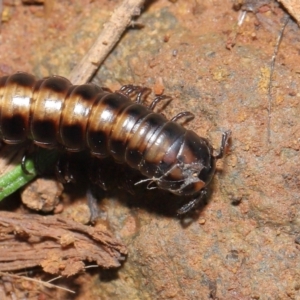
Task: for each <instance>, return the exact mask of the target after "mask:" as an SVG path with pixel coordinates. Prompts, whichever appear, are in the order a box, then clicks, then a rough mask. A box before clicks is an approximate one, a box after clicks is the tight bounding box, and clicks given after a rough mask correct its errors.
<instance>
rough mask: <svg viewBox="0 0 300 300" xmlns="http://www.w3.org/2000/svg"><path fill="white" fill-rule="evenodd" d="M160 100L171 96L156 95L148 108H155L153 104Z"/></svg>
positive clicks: (169, 98)
mask: <svg viewBox="0 0 300 300" xmlns="http://www.w3.org/2000/svg"><path fill="white" fill-rule="evenodd" d="M162 100H172V97H170V96H166V95H159V96H156V97H155V98H154V100H153V101H152V103H151V104H150V105H149V107H148V108H149V109H151V110H153V109H154V108H155V106H156V105H157V104H158V103H159V102H161V101H162Z"/></svg>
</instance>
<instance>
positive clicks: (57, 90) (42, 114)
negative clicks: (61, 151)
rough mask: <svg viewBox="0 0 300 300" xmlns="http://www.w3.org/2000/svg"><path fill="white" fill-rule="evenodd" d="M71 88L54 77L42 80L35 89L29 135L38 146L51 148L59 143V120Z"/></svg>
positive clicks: (66, 81)
mask: <svg viewBox="0 0 300 300" xmlns="http://www.w3.org/2000/svg"><path fill="white" fill-rule="evenodd" d="M71 87H72V85H71V83H70V81H69V80H67V79H66V78H63V77H59V76H55V77H49V78H46V79H44V80H43V81H42V82H41V83H38V85H37V87H36V88H35V90H34V94H33V103H32V106H31V112H30V114H31V122H30V133H31V137H32V139H33V141H34V143H35V144H37V145H38V146H40V147H45V148H53V147H56V146H57V145H58V143H60V142H61V138H60V135H59V128H60V119H61V115H62V113H63V109H64V105H65V100H66V97H67V95H68V94H69V89H70V88H71Z"/></svg>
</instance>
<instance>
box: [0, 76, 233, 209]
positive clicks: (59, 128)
mask: <svg viewBox="0 0 300 300" xmlns="http://www.w3.org/2000/svg"><path fill="white" fill-rule="evenodd" d="M148 91H149V89H147V88H144V87H140V86H134V85H125V86H123V87H122V88H120V89H119V90H117V91H116V92H111V91H109V90H108V89H104V88H101V87H99V86H97V85H95V84H91V83H88V84H83V85H78V86H76V85H72V84H71V82H70V81H69V80H68V79H66V78H64V77H60V76H52V77H47V78H44V79H41V80H36V78H35V77H34V76H33V75H30V74H27V73H23V72H19V73H16V74H13V75H10V76H5V77H1V78H0V134H1V136H0V138H1V140H2V141H3V142H4V143H7V144H19V143H23V142H25V141H26V140H31V141H32V142H33V143H34V144H35V145H37V146H38V147H42V148H49V149H52V148H58V147H63V148H64V149H65V151H68V152H80V151H84V150H87V151H89V152H90V154H91V155H92V156H94V157H96V158H97V159H99V160H101V159H104V158H107V157H111V158H113V160H114V161H115V162H116V163H120V164H124V165H127V166H129V167H130V168H132V169H135V170H137V171H138V172H139V173H140V174H141V175H142V176H143V177H144V178H146V179H144V180H141V181H139V182H137V183H136V184H139V183H141V182H145V181H146V182H148V184H151V186H152V187H153V185H154V186H155V187H156V188H159V189H163V190H166V191H169V192H171V193H173V194H175V195H179V196H187V197H188V200H187V203H185V204H184V205H183V206H182V207H181V208H180V209H179V210H178V211H177V212H178V214H184V213H187V212H188V211H190V210H191V209H193V208H194V207H195V206H196V205H197V204H198V203H199V201H200V200H201V199H202V197H203V196H204V195H205V194H206V190H207V186H208V184H209V183H210V182H211V179H212V177H213V175H214V173H215V169H216V161H217V160H218V159H220V158H222V157H223V156H224V153H225V148H226V146H227V143H228V139H229V137H230V134H231V132H230V131H225V132H223V134H222V141H221V146H220V149H219V151H218V152H216V153H214V150H213V147H212V145H211V144H210V143H209V141H208V140H207V139H205V138H203V137H200V136H198V135H197V134H196V133H195V132H193V131H191V130H187V129H185V128H184V127H183V126H182V125H180V124H179V123H177V122H176V121H177V120H178V119H180V118H182V117H184V116H191V115H192V114H191V113H189V112H181V113H179V114H178V115H177V116H175V117H173V118H172V119H170V120H168V119H167V118H166V117H165V116H164V115H162V114H159V113H156V112H154V111H153V110H154V108H155V106H156V104H157V103H159V102H160V101H162V100H165V99H170V97H167V96H165V95H159V96H156V97H155V98H154V100H153V101H152V103H151V104H150V105H149V106H146V105H144V104H142V103H141V102H142V100H143V96H144V95H145V94H146V93H147V92H148ZM133 97H134V99H133ZM133 100H134V101H133ZM152 187H151V188H152Z"/></svg>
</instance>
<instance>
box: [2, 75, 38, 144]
mask: <svg viewBox="0 0 300 300" xmlns="http://www.w3.org/2000/svg"><path fill="white" fill-rule="evenodd" d="M34 83H35V78H34V76H32V75H29V74H26V75H24V74H22V73H17V74H14V75H12V76H9V77H5V78H4V80H2V82H1V99H0V107H1V113H0V128H1V135H2V139H3V141H4V142H6V143H8V144H18V143H22V142H23V141H25V139H26V138H27V135H28V124H29V117H30V108H31V101H32V93H33V85H34Z"/></svg>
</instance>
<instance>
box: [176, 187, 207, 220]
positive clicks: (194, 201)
mask: <svg viewBox="0 0 300 300" xmlns="http://www.w3.org/2000/svg"><path fill="white" fill-rule="evenodd" d="M206 193H207V191H206V189H203V190H201V191H200V194H199V196H198V197H196V198H194V199H192V200H191V201H189V202H188V203H187V204H185V205H183V206H182V207H181V208H179V209H178V210H177V213H178V215H183V214H185V213H187V212H189V211H190V210H192V209H193V208H194V207H196V206H197V205H198V204H199V202H200V201H201V200H202V199H203V197H205V196H206Z"/></svg>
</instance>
